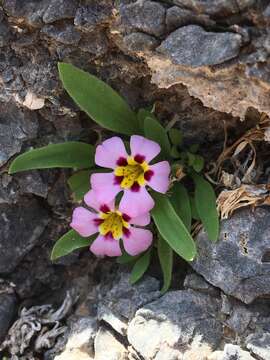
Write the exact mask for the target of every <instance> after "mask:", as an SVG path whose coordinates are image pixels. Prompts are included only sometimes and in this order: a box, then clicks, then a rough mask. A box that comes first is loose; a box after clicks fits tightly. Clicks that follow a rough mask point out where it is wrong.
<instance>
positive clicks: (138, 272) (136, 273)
mask: <svg viewBox="0 0 270 360" xmlns="http://www.w3.org/2000/svg"><path fill="white" fill-rule="evenodd" d="M151 254H152V249H151V248H150V249H149V250H148V251H147V252H146V253H144V254H143V255H142V256H141V257H140V258H139V259H138V260H137V261H136V263H135V265H134V266H133V269H132V271H131V274H130V279H129V281H130V283H131V284H135V283H136V282H137V281H138V280H140V278H141V277H142V276H143V274H144V273H145V272H146V270H147V269H148V267H149V265H150V260H151Z"/></svg>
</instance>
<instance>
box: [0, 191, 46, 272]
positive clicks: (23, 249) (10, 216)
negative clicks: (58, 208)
mask: <svg viewBox="0 0 270 360" xmlns="http://www.w3.org/2000/svg"><path fill="white" fill-rule="evenodd" d="M48 222H49V217H48V213H47V210H45V208H43V207H42V206H41V205H40V204H39V203H38V202H37V201H36V200H35V199H28V198H22V199H21V202H20V203H19V204H16V205H6V204H2V205H0V227H1V229H2V230H1V234H0V259H1V261H0V273H5V274H6V273H10V272H12V271H13V270H14V269H15V267H16V266H17V265H18V264H19V262H20V261H21V259H22V258H23V257H24V256H25V255H26V254H27V253H28V252H29V251H30V250H31V249H32V248H33V247H34V246H35V244H36V243H37V242H38V239H39V237H40V235H41V234H42V232H43V231H44V229H45V227H46V225H47V224H48Z"/></svg>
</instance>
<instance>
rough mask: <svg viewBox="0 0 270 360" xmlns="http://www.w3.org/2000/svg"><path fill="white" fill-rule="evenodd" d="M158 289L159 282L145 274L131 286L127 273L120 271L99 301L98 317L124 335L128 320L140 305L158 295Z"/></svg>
mask: <svg viewBox="0 0 270 360" xmlns="http://www.w3.org/2000/svg"><path fill="white" fill-rule="evenodd" d="M158 289H159V282H158V281H157V280H156V279H154V278H151V277H147V276H145V277H144V278H143V279H142V280H141V281H140V282H139V283H138V284H136V285H133V286H132V285H130V282H129V274H127V273H122V274H121V275H120V278H118V279H116V281H115V284H114V285H113V287H112V289H111V290H110V291H108V292H107V294H106V295H105V296H104V298H103V299H102V300H101V301H100V302H99V305H98V319H99V320H104V321H106V322H107V323H108V324H110V325H111V326H112V327H113V328H114V329H115V330H116V331H117V332H119V333H120V334H121V335H125V334H126V330H127V322H128V320H131V319H132V317H133V316H134V314H135V312H136V311H137V310H138V309H139V308H140V307H141V306H143V305H144V304H147V303H148V302H150V301H152V300H155V299H157V298H158V297H159V296H160V292H159V291H158Z"/></svg>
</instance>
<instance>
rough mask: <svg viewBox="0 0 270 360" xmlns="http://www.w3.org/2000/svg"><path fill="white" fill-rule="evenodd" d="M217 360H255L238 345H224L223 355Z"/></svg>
mask: <svg viewBox="0 0 270 360" xmlns="http://www.w3.org/2000/svg"><path fill="white" fill-rule="evenodd" d="M218 360H255V358H254V357H253V356H251V355H250V353H249V352H247V351H244V350H242V349H241V348H240V346H238V345H232V344H226V345H225V347H224V351H223V354H222V356H221V357H220V358H219V359H218Z"/></svg>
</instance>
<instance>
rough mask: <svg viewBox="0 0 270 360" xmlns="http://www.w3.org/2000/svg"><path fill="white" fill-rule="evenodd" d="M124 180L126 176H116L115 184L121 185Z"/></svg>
mask: <svg viewBox="0 0 270 360" xmlns="http://www.w3.org/2000/svg"><path fill="white" fill-rule="evenodd" d="M123 179H124V176H115V177H114V182H113V184H114V185H120V184H121V182H122V180H123Z"/></svg>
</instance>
